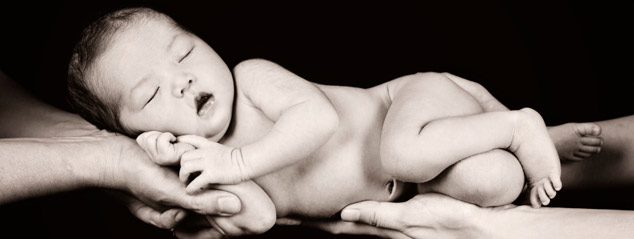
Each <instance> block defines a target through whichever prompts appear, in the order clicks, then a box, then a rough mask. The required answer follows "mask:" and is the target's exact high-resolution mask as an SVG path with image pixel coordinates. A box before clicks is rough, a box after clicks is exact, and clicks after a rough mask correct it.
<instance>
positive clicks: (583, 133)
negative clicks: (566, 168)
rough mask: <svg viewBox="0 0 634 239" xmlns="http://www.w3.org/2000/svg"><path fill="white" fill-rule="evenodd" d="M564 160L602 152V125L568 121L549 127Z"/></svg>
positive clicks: (558, 151) (560, 156)
mask: <svg viewBox="0 0 634 239" xmlns="http://www.w3.org/2000/svg"><path fill="white" fill-rule="evenodd" d="M548 133H549V134H550V138H551V139H552V140H553V143H555V148H556V149H557V153H558V154H559V159H561V160H562V161H565V160H571V161H579V160H582V159H584V158H587V157H590V156H591V155H593V154H596V153H599V152H601V145H602V144H603V139H602V138H601V137H599V135H601V127H600V126H599V125H597V124H595V123H567V124H562V125H558V126H553V127H549V128H548Z"/></svg>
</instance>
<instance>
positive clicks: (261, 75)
mask: <svg viewBox="0 0 634 239" xmlns="http://www.w3.org/2000/svg"><path fill="white" fill-rule="evenodd" d="M234 74H235V79H236V94H237V96H236V99H237V100H236V104H243V105H245V106H242V107H255V108H257V109H259V110H261V111H262V113H263V114H264V115H266V116H267V117H268V118H269V119H271V121H273V122H275V125H274V126H273V128H272V129H271V130H270V131H269V132H268V133H267V134H266V135H264V136H263V137H262V138H260V139H259V140H257V141H255V142H253V143H250V144H248V145H244V146H242V147H241V148H239V149H238V151H239V152H238V153H236V154H235V155H236V156H237V158H234V159H233V161H236V162H238V164H239V165H240V166H241V167H242V168H241V173H242V175H241V176H242V178H241V180H242V181H244V180H248V179H251V178H256V177H259V176H262V175H266V174H268V173H270V172H274V171H276V170H278V169H281V168H283V167H286V166H289V165H291V164H293V163H295V162H296V161H298V160H300V159H303V158H306V157H308V156H309V155H310V154H311V153H312V152H314V151H315V150H316V149H317V148H319V147H321V145H323V144H324V143H325V142H326V141H327V140H328V139H329V138H330V137H331V135H332V134H333V133H334V132H335V130H336V128H337V127H338V124H339V117H338V115H337V112H336V111H335V108H334V106H333V105H332V104H331V102H330V100H329V99H328V98H327V97H326V95H325V94H324V93H323V92H322V91H321V90H320V89H319V88H317V86H315V85H314V84H312V83H311V82H308V81H306V80H304V79H302V78H301V77H299V76H297V75H295V74H293V73H291V72H289V71H288V70H286V69H284V68H282V67H280V66H279V65H277V64H275V63H273V62H270V61H266V60H261V59H254V60H247V61H244V62H242V63H240V64H239V65H238V66H236V68H235V70H234ZM236 107H241V106H236ZM210 182H211V183H213V182H214V180H210Z"/></svg>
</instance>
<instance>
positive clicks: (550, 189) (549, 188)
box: [543, 182, 557, 199]
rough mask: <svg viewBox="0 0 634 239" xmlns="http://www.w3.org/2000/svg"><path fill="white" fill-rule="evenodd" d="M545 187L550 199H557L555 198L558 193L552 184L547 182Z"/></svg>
mask: <svg viewBox="0 0 634 239" xmlns="http://www.w3.org/2000/svg"><path fill="white" fill-rule="evenodd" d="M543 186H544V191H546V194H547V195H548V197H549V198H550V199H553V198H555V196H557V191H555V189H554V188H553V184H552V183H550V182H545V183H544V184H543Z"/></svg>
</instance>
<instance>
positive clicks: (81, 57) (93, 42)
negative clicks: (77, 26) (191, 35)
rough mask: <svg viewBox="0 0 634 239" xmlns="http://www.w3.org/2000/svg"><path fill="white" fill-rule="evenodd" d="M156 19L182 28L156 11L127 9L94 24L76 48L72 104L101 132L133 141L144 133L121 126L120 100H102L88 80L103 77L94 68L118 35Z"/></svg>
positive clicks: (70, 87)
mask: <svg viewBox="0 0 634 239" xmlns="http://www.w3.org/2000/svg"><path fill="white" fill-rule="evenodd" d="M156 19H165V20H167V21H169V22H172V23H173V24H174V26H176V27H179V26H178V25H177V24H176V22H174V21H173V20H172V19H171V18H170V17H169V16H167V15H165V14H163V13H161V12H158V11H156V10H153V9H150V8H125V9H121V10H117V11H114V12H111V13H108V14H106V15H104V16H102V17H101V18H99V19H97V20H96V21H94V22H93V23H91V24H90V25H89V26H88V27H86V28H85V29H84V31H83V32H82V35H81V38H80V40H79V42H77V44H76V45H75V47H74V49H73V54H72V56H71V59H70V63H69V65H68V95H69V98H68V102H69V104H70V106H71V107H72V108H73V109H74V110H75V111H77V112H78V113H79V115H81V116H82V117H83V118H84V119H86V120H87V121H88V122H90V123H92V124H94V125H95V126H97V127H98V128H100V129H108V130H112V131H115V132H119V133H123V134H126V135H128V136H131V137H134V136H136V135H138V134H139V133H140V132H134V131H132V130H130V129H127V128H126V127H125V126H124V125H123V124H121V121H120V120H119V107H118V105H119V104H118V103H119V102H118V99H110V100H106V99H101V98H100V97H99V96H98V95H97V94H96V93H95V92H96V91H97V87H96V85H95V83H94V82H95V81H92V82H93V83H90V82H88V81H87V79H86V78H87V77H89V76H91V77H99V75H96V74H95V72H94V68H92V66H93V64H94V63H95V60H96V59H97V58H98V57H99V55H100V54H102V53H103V52H104V51H105V50H106V49H107V47H108V46H109V44H110V43H111V41H112V40H113V36H114V35H115V34H116V33H117V32H119V31H120V30H124V29H125V28H126V27H128V26H131V25H133V24H136V23H139V22H140V21H143V20H156ZM91 74H92V75H91ZM111 98H116V97H111Z"/></svg>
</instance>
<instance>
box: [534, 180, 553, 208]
mask: <svg viewBox="0 0 634 239" xmlns="http://www.w3.org/2000/svg"><path fill="white" fill-rule="evenodd" d="M535 189H536V191H537V196H539V201H540V202H541V203H542V205H544V206H547V205H548V204H549V203H550V198H549V197H548V195H546V191H545V190H544V184H539V185H537V186H536V187H535Z"/></svg>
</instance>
